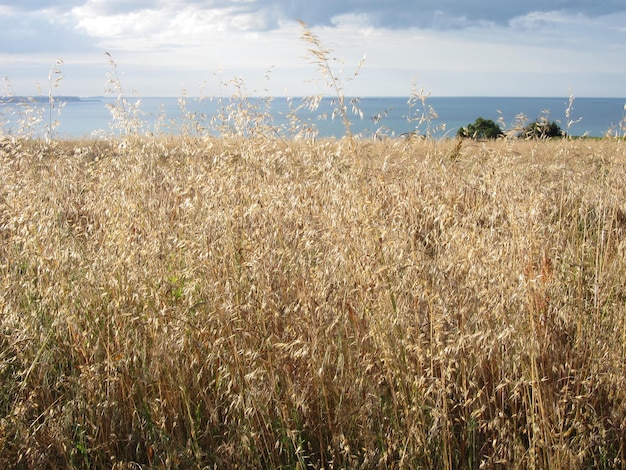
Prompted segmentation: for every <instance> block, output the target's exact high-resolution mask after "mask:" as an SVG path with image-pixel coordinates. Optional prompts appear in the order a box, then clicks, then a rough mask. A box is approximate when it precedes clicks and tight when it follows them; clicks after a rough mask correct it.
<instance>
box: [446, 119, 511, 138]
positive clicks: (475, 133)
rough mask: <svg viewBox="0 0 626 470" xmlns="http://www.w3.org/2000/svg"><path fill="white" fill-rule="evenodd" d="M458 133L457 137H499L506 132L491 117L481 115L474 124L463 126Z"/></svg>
mask: <svg viewBox="0 0 626 470" xmlns="http://www.w3.org/2000/svg"><path fill="white" fill-rule="evenodd" d="M456 135H457V137H469V138H471V139H497V138H498V137H499V136H501V135H504V133H503V132H502V129H500V126H498V125H497V124H496V123H495V122H493V121H492V120H491V119H483V118H482V117H479V118H478V119H476V121H474V123H473V124H468V125H467V127H461V128H460V129H459V131H458V132H457V134H456Z"/></svg>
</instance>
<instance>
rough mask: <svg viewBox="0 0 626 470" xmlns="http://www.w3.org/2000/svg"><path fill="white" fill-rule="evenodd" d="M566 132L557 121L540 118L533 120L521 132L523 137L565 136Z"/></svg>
mask: <svg viewBox="0 0 626 470" xmlns="http://www.w3.org/2000/svg"><path fill="white" fill-rule="evenodd" d="M564 136H565V133H564V132H563V131H562V130H561V127H560V126H559V125H558V124H557V123H556V122H555V121H549V120H547V119H539V120H535V121H534V122H531V123H530V124H528V125H527V126H526V127H524V130H523V131H522V133H521V134H520V137H521V138H523V139H551V138H552V137H564Z"/></svg>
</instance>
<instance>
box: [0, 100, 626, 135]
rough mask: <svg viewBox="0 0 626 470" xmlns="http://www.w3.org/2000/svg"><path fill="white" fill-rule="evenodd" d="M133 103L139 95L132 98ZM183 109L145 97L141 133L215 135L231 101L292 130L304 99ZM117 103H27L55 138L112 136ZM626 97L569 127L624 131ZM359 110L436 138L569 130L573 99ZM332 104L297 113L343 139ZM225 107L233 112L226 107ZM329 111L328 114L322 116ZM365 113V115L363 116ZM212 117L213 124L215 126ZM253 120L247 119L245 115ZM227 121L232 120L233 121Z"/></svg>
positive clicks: (578, 110)
mask: <svg viewBox="0 0 626 470" xmlns="http://www.w3.org/2000/svg"><path fill="white" fill-rule="evenodd" d="M129 101H130V102H131V103H132V102H134V101H135V99H134V98H130V99H129ZM184 102H185V107H184V109H183V108H182V107H181V105H180V103H179V100H178V98H156V97H149V98H142V99H141V102H140V103H139V105H138V110H139V111H140V112H139V113H138V115H137V117H138V118H139V119H140V120H141V123H142V131H144V132H152V133H160V134H173V135H179V134H180V133H181V132H190V131H192V132H212V133H217V131H216V129H215V121H216V120H217V121H219V117H220V113H221V112H222V110H224V108H227V107H229V106H231V107H233V108H239V109H246V110H247V111H246V112H247V113H248V116H249V117H252V118H259V119H260V118H263V119H264V122H266V123H271V124H272V125H273V126H275V127H276V128H278V129H282V130H283V131H284V132H285V133H286V134H287V135H289V131H288V129H289V126H290V122H292V119H290V118H289V117H288V115H289V113H290V110H291V111H292V112H293V109H294V108H296V107H298V106H299V105H301V104H303V101H302V99H300V98H293V99H286V98H272V99H271V100H262V99H258V98H248V99H247V100H245V101H243V102H231V101H229V100H228V99H224V100H219V99H202V100H200V99H195V98H190V97H187V98H185V99H184ZM112 103H114V99H112V98H108V97H96V98H83V99H80V100H72V101H67V102H66V103H65V104H64V106H63V107H62V108H61V109H60V111H59V113H58V114H56V112H55V113H53V115H52V117H51V116H50V113H49V108H48V104H47V103H46V102H45V100H44V102H39V103H29V104H28V106H29V108H28V109H30V115H31V116H34V117H35V120H36V116H37V113H40V116H41V120H40V122H39V123H38V124H37V125H36V126H35V129H34V134H35V135H44V133H45V127H46V125H47V124H49V122H51V120H57V121H58V123H59V124H58V126H57V127H56V128H55V130H54V132H55V136H56V137H59V138H82V137H90V136H92V135H93V134H94V133H98V132H99V133H101V134H102V135H108V134H111V133H112V132H114V127H113V128H112V123H113V119H112V114H111V111H110V109H109V108H108V107H107V104H112ZM625 103H626V98H625V99H622V98H576V99H575V100H574V102H573V106H572V110H571V111H572V112H571V116H570V120H571V121H575V122H574V123H573V124H571V125H570V126H569V133H570V134H571V135H585V134H586V135H589V136H593V137H601V136H604V135H606V133H607V132H610V131H612V132H613V133H615V132H617V134H618V135H624V129H621V128H620V127H619V126H620V124H622V125H623V124H624V122H625V121H624V119H625V118H626V108H625ZM355 104H356V106H357V107H358V109H359V110H360V111H359V112H358V113H356V114H355V113H354V112H353V110H352V105H351V103H349V102H348V107H349V110H348V111H349V119H350V123H351V132H352V133H354V134H358V133H361V134H363V135H365V136H367V135H373V134H375V133H377V132H378V133H381V132H383V133H386V134H388V135H395V136H398V135H400V134H403V133H408V132H413V131H415V130H417V131H418V132H420V133H422V134H425V133H427V132H431V133H432V134H433V135H434V136H436V137H446V136H449V137H454V136H455V135H456V132H457V130H458V129H459V128H460V127H462V126H467V124H469V123H472V122H474V121H475V120H476V118H478V117H483V118H484V119H492V120H494V121H496V122H497V121H498V120H500V122H502V125H503V126H504V128H505V129H509V128H512V127H513V126H514V124H515V122H516V119H518V118H520V117H521V115H523V116H524V117H525V119H527V120H528V121H533V120H535V119H537V118H540V117H541V116H547V117H548V118H549V119H550V120H551V121H552V120H555V121H557V122H558V123H559V124H560V126H561V128H562V129H563V130H567V128H568V123H567V122H568V121H567V119H566V109H567V108H568V105H569V100H568V98H511V97H508V98H507V97H503V98H496V97H485V98H480V97H429V98H428V99H427V100H426V103H425V105H424V104H423V103H422V102H421V101H417V103H414V104H413V105H412V106H410V105H409V104H408V99H407V98H397V97H392V98H384V97H380V98H361V99H359V100H358V102H357V103H355ZM25 109H26V108H24V107H20V106H18V105H17V104H16V103H15V102H12V103H7V102H2V100H1V99H0V126H1V127H0V132H1V133H5V134H10V133H15V132H17V131H18V129H19V128H20V123H19V121H20V119H23V118H25V117H27V112H28V111H27V110H25ZM333 109H334V104H333V101H332V100H331V99H324V100H322V102H321V103H320V105H319V107H318V108H317V109H316V110H315V111H313V112H311V111H309V110H308V109H306V108H303V109H300V110H299V111H298V112H297V113H296V115H297V116H298V119H299V120H300V122H301V123H302V124H303V125H306V126H309V127H315V128H316V129H317V131H318V133H319V136H321V137H329V136H334V137H342V136H343V135H345V133H346V128H345V124H344V122H343V120H342V119H341V118H340V117H335V118H334V119H332V118H331V116H332V110H333ZM429 111H434V112H435V113H436V116H437V117H434V116H432V115H431V120H430V122H429V123H427V122H424V123H422V124H421V125H419V118H420V116H421V115H422V114H424V113H428V112H429ZM226 112H228V110H226ZM324 116H326V118H324ZM361 116H362V117H361ZM212 121H213V123H212ZM248 122H250V120H248ZM227 124H228V125H235V123H233V122H229V123H227Z"/></svg>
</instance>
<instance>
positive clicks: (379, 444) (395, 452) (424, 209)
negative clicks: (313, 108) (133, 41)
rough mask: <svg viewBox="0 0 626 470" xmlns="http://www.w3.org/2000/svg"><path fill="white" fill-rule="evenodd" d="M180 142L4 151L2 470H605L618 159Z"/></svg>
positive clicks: (616, 361)
mask: <svg viewBox="0 0 626 470" xmlns="http://www.w3.org/2000/svg"><path fill="white" fill-rule="evenodd" d="M190 142H191V140H189V141H188V143H187V145H186V146H182V145H179V142H177V141H176V139H164V140H162V141H159V140H158V139H148V138H144V139H138V140H136V141H133V142H132V143H130V144H129V145H128V146H127V147H125V148H123V149H121V148H120V146H119V145H118V143H117V141H116V140H115V139H111V140H109V141H93V142H92V141H82V142H75V141H66V142H61V143H59V145H57V146H55V147H54V148H53V150H54V151H53V153H52V154H51V155H49V157H48V158H46V159H41V158H40V156H39V155H38V152H39V151H40V146H38V145H35V144H30V143H29V142H28V141H24V142H21V143H19V146H18V144H17V143H15V141H8V140H6V141H3V143H2V146H0V158H1V159H2V160H1V164H0V173H1V175H0V181H2V192H1V193H0V238H1V239H2V244H1V245H0V273H1V274H0V282H1V283H2V286H1V289H0V308H1V317H0V319H1V323H2V325H1V328H2V329H1V334H0V375H1V377H2V380H1V381H0V461H1V462H2V463H3V464H4V465H6V466H10V467H18V468H19V467H22V468H59V467H65V468H111V467H114V468H136V467H137V466H141V467H145V468H152V467H159V468H161V467H166V468H204V467H209V468H211V467H216V468H226V467H248V468H251V467H261V468H291V467H298V468H305V467H311V468H346V467H347V468H425V467H426V468H441V467H443V468H477V467H480V466H483V467H499V466H507V467H518V468H533V467H535V468H589V467H623V466H624V464H625V455H624V453H625V434H624V425H625V424H626V380H625V378H626V374H625V370H624V368H625V364H626V362H625V360H626V323H625V318H626V317H625V315H624V311H625V310H624V305H625V302H626V290H625V289H626V288H625V287H624V286H626V263H624V258H625V250H626V238H625V235H626V205H625V204H624V201H625V200H626V194H625V189H624V188H626V172H625V170H624V168H626V167H625V165H624V163H626V148H625V147H624V143H623V141H621V140H601V141H593V142H590V141H583V140H578V141H559V142H551V141H517V142H513V143H512V142H510V141H497V142H493V143H489V144H487V143H482V144H480V145H479V144H466V146H464V147H463V146H459V145H458V144H457V143H455V142H454V141H444V140H442V141H439V142H432V141H428V140H416V139H411V140H406V139H400V140H394V139H390V140H387V141H384V142H370V141H359V142H357V147H353V146H352V145H351V144H350V143H349V142H348V141H344V140H340V141H335V140H317V141H312V140H305V141H300V142H296V141H291V140H282V139H278V138H276V139H269V138H266V137H265V136H263V135H260V134H259V135H254V136H251V137H248V138H246V139H244V138H242V137H238V136H232V137H229V138H220V137H216V138H203V139H197V140H196V141H195V142H196V144H195V146H193V145H191V143H190ZM355 148H356V151H355ZM451 153H454V155H455V158H454V159H452V158H449V157H448V156H449V155H450V154H451Z"/></svg>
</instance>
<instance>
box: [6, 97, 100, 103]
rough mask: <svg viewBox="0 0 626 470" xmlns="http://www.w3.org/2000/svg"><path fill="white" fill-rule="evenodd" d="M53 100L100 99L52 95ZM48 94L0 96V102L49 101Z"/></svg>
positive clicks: (95, 98) (98, 99)
mask: <svg viewBox="0 0 626 470" xmlns="http://www.w3.org/2000/svg"><path fill="white" fill-rule="evenodd" d="M53 99H54V101H64V102H73V103H76V102H80V101H102V99H101V98H98V97H88V98H81V97H80V96H53ZM49 102H50V97H49V96H43V95H39V96H0V103H49Z"/></svg>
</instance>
